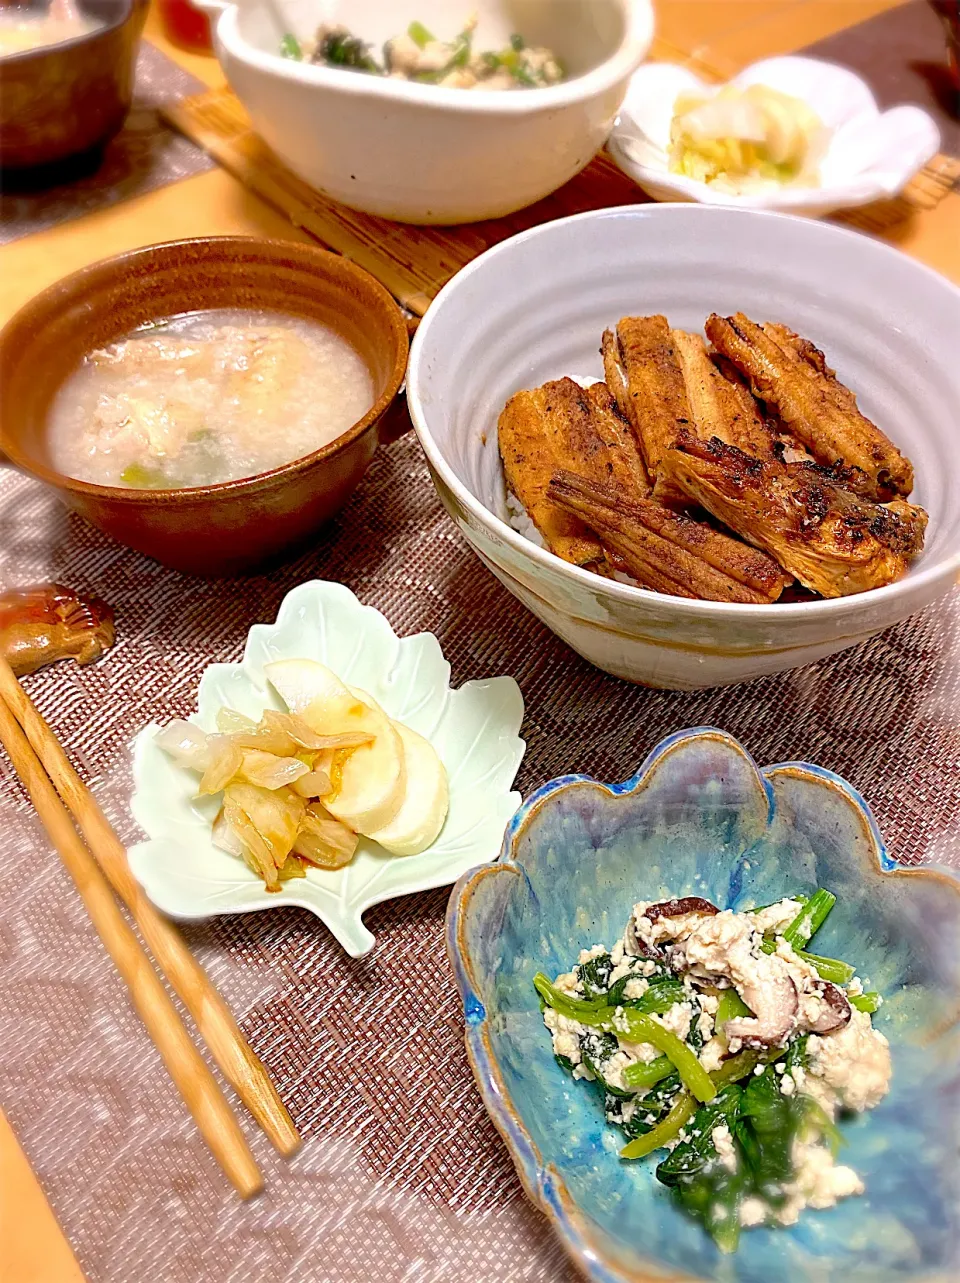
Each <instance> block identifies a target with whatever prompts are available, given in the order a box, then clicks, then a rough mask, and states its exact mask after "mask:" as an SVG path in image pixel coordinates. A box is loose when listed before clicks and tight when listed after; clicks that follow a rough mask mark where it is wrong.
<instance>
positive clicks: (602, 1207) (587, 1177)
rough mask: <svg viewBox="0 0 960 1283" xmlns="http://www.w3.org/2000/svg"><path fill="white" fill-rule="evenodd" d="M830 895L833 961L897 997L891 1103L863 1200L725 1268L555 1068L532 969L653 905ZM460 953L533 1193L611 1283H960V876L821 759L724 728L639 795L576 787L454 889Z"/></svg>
mask: <svg viewBox="0 0 960 1283" xmlns="http://www.w3.org/2000/svg"><path fill="white" fill-rule="evenodd" d="M816 885H821V886H826V887H829V888H830V889H831V890H832V891H834V892H835V893H836V894H837V896H838V897H839V901H838V904H837V906H836V908H835V909H834V911H833V913H832V914H831V916H830V918H829V920H828V922H827V924H826V926H825V927H824V928H823V930H822V932H821V933H820V934H819V935H818V936H817V949H818V951H819V952H822V953H825V954H833V955H839V956H841V957H845V958H847V959H849V960H850V961H853V962H856V963H857V966H858V970H859V974H860V975H861V976H862V977H865V978H868V979H869V982H870V987H872V988H875V989H878V990H880V991H881V992H882V993H883V994H884V995H885V998H886V1001H885V1004H884V1006H883V1007H882V1008H881V1011H880V1012H879V1013H878V1015H877V1017H875V1020H876V1024H877V1026H878V1027H879V1028H880V1029H881V1030H882V1031H883V1032H884V1033H885V1034H886V1035H887V1037H888V1038H889V1040H890V1043H891V1047H892V1052H893V1065H894V1075H893V1083H892V1087H891V1091H890V1094H889V1096H888V1097H887V1098H886V1099H885V1100H884V1101H883V1102H882V1104H881V1105H880V1106H879V1107H878V1108H877V1109H875V1110H873V1111H872V1112H871V1113H870V1114H868V1115H866V1116H865V1117H863V1118H861V1119H858V1120H857V1121H856V1122H854V1123H852V1124H850V1125H849V1126H848V1127H847V1128H846V1132H847V1137H848V1141H849V1144H848V1147H847V1149H846V1151H845V1154H844V1162H847V1163H849V1164H850V1165H851V1166H853V1167H854V1168H855V1169H856V1170H857V1171H858V1172H859V1173H860V1175H861V1176H862V1178H863V1179H864V1181H865V1183H866V1187H867V1192H866V1194H865V1196H864V1197H862V1198H853V1199H848V1200H847V1201H846V1202H842V1203H840V1204H839V1205H838V1206H837V1207H835V1208H832V1209H830V1210H829V1211H809V1210H808V1211H806V1212H804V1213H803V1215H802V1216H801V1218H800V1221H799V1223H798V1224H797V1225H796V1226H794V1227H792V1228H789V1229H780V1230H763V1229H761V1230H751V1231H749V1232H747V1233H745V1234H744V1235H743V1237H742V1240H741V1246H740V1248H739V1250H738V1252H737V1253H736V1254H735V1255H733V1256H729V1257H724V1256H723V1255H721V1254H720V1253H719V1252H718V1251H717V1249H716V1248H715V1247H714V1245H713V1243H712V1242H711V1241H710V1239H709V1238H708V1237H707V1235H706V1234H705V1233H704V1232H703V1230H702V1229H701V1228H700V1226H699V1225H697V1224H695V1223H694V1222H693V1221H691V1220H689V1219H687V1217H686V1216H685V1215H684V1214H683V1213H682V1212H680V1211H679V1210H678V1209H677V1208H676V1207H675V1206H674V1204H673V1202H672V1200H671V1198H670V1195H669V1192H668V1190H667V1189H666V1188H665V1187H663V1186H662V1185H660V1184H659V1183H658V1182H657V1181H656V1180H655V1178H654V1175H653V1164H651V1163H644V1162H640V1163H623V1162H621V1161H620V1160H619V1158H618V1157H617V1151H618V1149H619V1147H620V1144H621V1143H622V1142H621V1139H620V1137H619V1133H618V1132H616V1131H615V1129H613V1128H611V1127H608V1126H607V1125H606V1124H605V1123H604V1122H603V1119H602V1117H601V1114H600V1111H599V1109H598V1108H597V1102H596V1099H595V1096H594V1094H593V1093H592V1092H590V1091H588V1090H586V1089H585V1088H584V1086H583V1084H581V1083H575V1082H573V1081H571V1079H570V1078H568V1077H567V1076H566V1075H565V1074H564V1073H563V1071H562V1070H561V1069H560V1068H559V1067H558V1066H557V1064H556V1063H555V1061H554V1059H553V1055H552V1052H551V1047H550V1042H549V1039H548V1037H547V1034H546V1031H545V1029H544V1027H543V1023H542V1021H541V1017H540V1012H539V1007H538V1002H537V998H536V995H535V993H534V990H533V985H532V980H533V976H534V974H535V972H537V971H541V970H542V971H545V972H547V973H549V974H551V975H554V974H556V973H557V972H559V971H564V970H567V969H568V968H569V966H570V964H571V962H572V961H573V960H575V959H576V956H577V953H578V951H579V950H580V949H581V948H583V947H585V946H588V945H591V944H594V943H596V942H597V941H603V942H608V943H612V942H613V941H614V940H615V939H616V938H617V936H618V934H619V933H620V931H621V930H622V928H623V924H624V922H625V921H626V919H627V916H628V914H629V912H630V908H631V906H632V904H633V903H634V902H635V901H636V900H638V899H650V900H653V899H659V898H661V897H663V896H665V895H667V894H668V893H671V894H677V895H691V894H696V895H702V896H706V897H707V898H709V899H711V900H713V901H714V902H715V903H717V904H720V905H722V906H729V907H733V908H741V907H742V908H747V907H751V906H753V905H755V904H763V903H766V902H769V901H771V900H776V899H778V898H779V897H780V896H782V895H785V894H788V893H790V892H795V891H800V892H809V891H810V890H811V889H812V888H813V887H814V886H816ZM447 943H448V948H449V951H450V957H451V961H452V963H453V967H454V970H455V973H456V977H457V982H458V984H459V986H460V991H461V993H462V996H463V1002H464V1009H465V1013H466V1023H467V1034H466V1043H467V1051H468V1054H469V1056H470V1060H471V1063H472V1065H473V1070H474V1074H475V1076H476V1079H477V1082H478V1084H479V1087H480V1091H481V1093H482V1095H483V1098H484V1102H485V1103H486V1106H487V1109H488V1110H489V1112H490V1115H491V1117H492V1118H493V1121H494V1123H495V1124H496V1126H497V1128H498V1130H499V1131H500V1134H501V1135H502V1136H503V1139H504V1141H505V1142H506V1144H507V1146H508V1148H509V1150H510V1153H511V1155H512V1157H513V1160H514V1163H515V1164H516V1167H517V1171H518V1173H519V1175H520V1179H521V1181H522V1182H523V1186H524V1189H525V1190H526V1192H527V1194H528V1195H529V1197H530V1198H531V1199H532V1200H533V1202H534V1203H535V1204H536V1205H537V1206H539V1207H540V1208H541V1209H542V1210H543V1211H544V1212H545V1213H546V1214H547V1215H548V1216H549V1217H550V1218H551V1220H552V1221H553V1223H554V1226H555V1228H556V1230H557V1232H558V1233H559V1235H560V1237H561V1239H562V1240H563V1242H564V1245H565V1246H566V1248H567V1250H568V1252H569V1253H570V1255H571V1257H572V1258H573V1259H574V1261H575V1262H576V1263H577V1264H578V1265H579V1266H580V1268H581V1269H582V1270H583V1271H584V1272H585V1273H586V1274H587V1275H588V1277H590V1278H591V1279H597V1280H603V1281H604V1283H623V1281H624V1280H630V1281H631V1283H639V1281H640V1280H643V1281H644V1283H652V1281H653V1280H671V1281H672V1283H676V1281H677V1280H688V1279H697V1280H716V1281H717V1283H721V1281H722V1283H733V1280H739V1281H741V1283H840V1280H843V1283H904V1281H905V1280H910V1281H911V1283H919V1281H920V1280H923V1283H933V1281H934V1280H936V1281H937V1283H948V1280H953V1281H955V1280H956V1279H958V1278H960V1269H958V1263H960V1254H958V1244H960V1212H958V1208H960V1198H958V1195H960V1188H958V1186H960V1177H958V1162H957V1148H958V1147H957V1141H958V1118H960V1021H958V1013H960V882H957V881H956V880H955V879H954V878H953V877H952V876H951V875H949V874H948V873H947V872H946V871H944V870H936V869H932V868H924V869H905V868H901V867H899V866H898V865H897V862H896V861H895V860H893V859H892V858H891V857H890V856H889V855H887V853H886V851H885V850H884V847H883V842H882V840H881V838H880V834H879V832H878V831H877V827H876V824H875V823H874V820H873V817H872V816H871V814H870V811H869V809H868V808H867V805H866V803H865V802H864V801H863V799H862V798H861V797H860V796H859V795H858V794H857V793H856V792H855V790H854V789H852V788H851V787H850V785H849V784H847V783H845V782H844V781H843V780H841V779H840V778H839V777H838V776H836V775H833V774H831V773H830V772H829V771H825V770H822V769H820V768H819V767H816V766H810V765H808V764H806V763H803V762H790V763H786V764H783V765H779V766H769V767H765V768H763V769H762V770H761V769H759V768H758V767H757V766H756V764H755V763H754V761H753V759H752V758H751V757H750V755H749V754H748V753H747V752H746V750H745V749H744V748H743V747H742V746H741V745H740V744H738V743H737V741H736V740H734V739H732V738H731V737H730V736H729V735H726V734H724V733H723V732H721V731H717V730H713V729H710V728H699V729H697V730H691V731H683V732H681V733H679V734H677V735H673V736H671V737H670V738H669V739H666V740H664V741H663V742H662V743H661V744H660V745H658V747H657V748H656V749H654V751H653V752H652V753H651V754H650V756H649V757H648V758H647V760H646V762H644V764H643V766H642V767H641V768H640V770H639V771H638V772H637V774H636V775H635V776H634V777H633V778H632V779H630V780H627V781H626V783H624V784H618V785H612V786H611V785H604V784H599V783H597V782H596V781H595V780H592V779H589V778H588V777H585V776H576V775H568V776H564V777H562V778H561V779H558V780H553V781H551V782H550V783H549V784H546V785H544V786H543V788H541V789H540V790H539V791H538V792H537V793H535V794H534V795H533V797H531V798H530V799H529V801H528V802H526V803H525V804H524V806H523V807H522V808H521V810H520V811H518V812H517V814H516V816H515V817H514V819H513V820H512V821H511V823H510V825H509V827H508V829H507V833H506V837H505V840H504V847H503V852H502V854H501V857H500V859H499V861H498V862H497V863H495V864H488V865H485V866H483V867H482V868H480V869H477V870H475V871H474V872H473V873H470V874H467V875H466V876H465V877H464V878H462V879H461V880H460V882H459V883H458V884H457V886H456V887H455V888H454V892H453V895H452V896H451V900H450V908H449V911H448V918H447Z"/></svg>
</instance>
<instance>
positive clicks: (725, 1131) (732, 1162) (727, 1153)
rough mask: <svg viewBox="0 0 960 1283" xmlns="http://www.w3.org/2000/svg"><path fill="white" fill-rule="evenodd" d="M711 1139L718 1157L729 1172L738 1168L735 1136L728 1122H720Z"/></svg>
mask: <svg viewBox="0 0 960 1283" xmlns="http://www.w3.org/2000/svg"><path fill="white" fill-rule="evenodd" d="M710 1139H711V1140H712V1141H713V1148H714V1149H715V1150H716V1151H717V1158H718V1159H719V1161H720V1162H721V1163H722V1164H723V1166H724V1167H725V1168H726V1169H727V1171H728V1172H735V1171H736V1170H737V1151H736V1149H734V1145H733V1137H732V1136H731V1135H730V1128H729V1127H728V1126H727V1125H726V1123H720V1125H719V1126H718V1127H714V1129H713V1132H712V1133H711V1136H710Z"/></svg>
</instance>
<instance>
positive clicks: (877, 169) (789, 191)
mask: <svg viewBox="0 0 960 1283" xmlns="http://www.w3.org/2000/svg"><path fill="white" fill-rule="evenodd" d="M730 83H731V84H734V85H741V86H746V85H754V84H762V85H769V86H770V87H771V88H773V89H779V90H781V91H782V92H783V93H787V94H792V95H793V96H794V97H796V98H802V99H803V100H804V101H805V102H806V103H808V104H809V105H810V107H812V108H813V110H814V111H815V112H816V113H817V115H818V116H819V117H820V119H821V121H822V122H823V123H824V125H826V126H827V127H828V129H830V130H831V137H830V142H829V146H828V148H827V151H826V154H825V156H824V158H823V161H822V163H821V166H820V184H819V186H817V187H780V188H775V189H773V190H770V191H763V192H753V193H750V194H748V195H743V196H736V195H731V194H730V193H729V192H722V191H718V190H717V189H716V188H714V187H712V186H711V185H710V184H709V183H701V182H698V181H697V180H696V179H693V178H686V177H684V176H682V175H680V174H671V173H670V171H669V168H668V155H667V153H668V148H669V144H670V121H671V119H672V117H673V107H674V103H675V102H676V100H677V95H678V94H680V93H684V92H686V91H688V90H696V91H697V92H701V93H703V94H705V95H710V94H713V93H716V92H717V91H718V90H719V89H720V88H721V87H722V86H720V85H712V84H708V83H706V82H704V81H702V80H700V79H699V78H698V77H697V76H695V75H694V73H693V72H692V71H689V70H687V68H685V67H677V66H674V65H673V64H671V63H656V62H651V63H647V64H645V65H644V66H643V67H641V68H640V70H639V71H637V72H636V73H635V74H634V76H633V78H632V80H631V81H630V89H629V91H628V93H627V97H626V100H625V101H624V104H623V106H622V108H621V109H620V117H619V120H618V121H617V124H616V126H615V128H614V130H613V133H612V134H611V136H610V139H609V142H608V143H607V147H608V149H609V151H610V154H611V156H612V157H613V159H614V160H615V161H616V163H617V164H618V165H619V166H620V168H621V169H622V170H623V171H624V173H626V174H628V175H629V176H630V177H631V178H632V179H633V180H634V181H635V182H636V183H638V184H639V186H641V187H642V188H643V189H644V191H646V192H647V193H648V194H649V195H651V196H653V197H654V199H656V200H687V201H702V202H703V203H704V204H709V205H739V206H742V207H744V208H750V209H776V210H780V211H782V212H791V213H796V214H807V215H809V216H811V217H816V216H818V215H821V214H827V213H829V212H830V211H831V210H835V209H851V208H853V207H855V206H857V205H865V204H867V203H868V202H869V201H872V200H879V199H881V198H884V197H890V196H895V195H896V194H897V192H899V191H901V190H902V189H903V188H904V187H905V186H906V184H907V183H908V182H909V181H910V179H911V178H912V177H913V175H914V174H915V173H917V171H918V170H920V169H922V168H923V166H924V165H925V164H926V163H927V161H928V160H930V159H931V157H933V156H935V155H936V153H937V150H938V149H939V146H940V132H939V130H938V129H937V126H936V124H935V123H934V121H933V119H932V118H931V117H930V116H929V115H927V113H926V112H925V111H922V110H921V109H920V108H919V107H913V106H909V105H905V106H901V107H893V108H891V109H890V110H889V111H883V112H881V111H880V109H879V107H878V106H877V103H876V100H875V99H874V97H873V94H872V93H871V92H870V90H869V89H868V88H867V85H866V84H865V82H864V81H863V80H861V79H860V77H859V76H857V75H855V74H854V72H852V71H849V70H848V69H847V68H846V67H838V66H836V65H835V64H834V63H831V62H821V61H819V59H816V58H789V57H788V58H767V59H765V60H764V61H763V62H757V63H754V64H753V66H752V67H748V68H747V69H746V70H745V71H742V72H741V73H740V75H739V76H736V77H735V78H734V79H733V80H732V81H731V82H730Z"/></svg>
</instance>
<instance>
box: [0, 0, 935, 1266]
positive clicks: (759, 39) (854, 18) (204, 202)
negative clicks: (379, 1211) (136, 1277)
mask: <svg viewBox="0 0 960 1283" xmlns="http://www.w3.org/2000/svg"><path fill="white" fill-rule="evenodd" d="M901 3H904V0H656V8H657V39H656V41H655V44H654V48H653V51H652V52H653V55H654V56H655V57H658V58H661V59H667V60H670V61H674V62H684V63H690V64H691V65H693V66H694V67H695V68H700V69H702V70H704V71H705V72H709V73H713V74H719V75H721V76H728V75H733V74H735V73H736V71H737V70H738V69H739V68H741V67H743V66H745V65H747V64H748V63H750V62H754V61H756V60H757V59H759V58H765V57H770V56H772V55H775V54H782V53H789V52H791V51H793V50H796V49H799V48H802V47H804V46H806V45H810V44H813V43H814V42H815V41H817V40H821V39H823V38H825V37H827V36H830V35H832V34H834V33H835V32H839V31H842V30H845V29H846V28H848V27H852V26H854V25H856V24H857V23H859V22H863V21H865V20H866V19H868V18H870V17H873V16H874V15H875V14H878V13H881V12H883V11H884V10H887V9H892V8H894V7H896V6H897V5H898V4H901ZM146 34H147V38H148V39H149V40H151V41H152V42H153V43H154V44H156V45H157V46H158V47H159V48H161V49H162V50H163V51H164V52H165V53H167V54H168V55H169V56H170V57H172V58H173V59H174V60H175V61H176V62H178V63H179V64H180V65H181V66H182V67H184V68H185V69H186V70H187V71H189V72H191V73H192V74H193V75H194V76H196V77H197V78H198V79H199V80H202V81H203V82H204V83H206V84H208V85H210V86H220V85H222V84H223V76H222V75H221V72H220V68H219V66H218V65H217V63H216V61H215V60H214V59H213V58H209V57H203V56H198V55H193V54H186V53H182V52H181V51H179V50H177V49H175V48H173V47H172V46H171V45H170V44H169V43H168V42H167V41H166V40H165V39H164V37H163V34H162V32H161V29H160V26H159V23H158V21H157V15H156V14H155V13H151V15H150V17H149V18H148V22H147V29H146ZM230 233H233V234H246V235H265V236H281V237H287V238H295V239H301V240H310V239H311V238H310V237H309V236H307V234H306V233H304V232H300V231H298V230H297V229H296V228H294V227H292V226H291V224H290V223H289V222H288V221H287V220H286V218H285V217H283V216H282V215H281V214H278V213H277V212H275V211H274V210H273V209H271V208H270V207H269V206H267V205H266V204H264V203H263V202H262V201H261V200H260V199H259V198H258V197H256V196H254V195H252V194H251V193H250V192H248V191H247V190H246V189H245V188H244V187H242V186H241V185H240V184H239V183H238V182H237V181H236V180H235V179H233V178H231V177H230V175H229V174H227V173H225V172H224V171H222V170H219V169H215V170H211V171H209V172H207V173H204V174H200V175H197V176H196V177H193V178H187V179H184V180H183V181H181V182H179V183H174V184H172V185H171V186H168V187H164V188H161V189H160V190H159V191H155V192H151V193H149V194H148V195H145V196H140V197H138V198H136V199H134V200H130V201H126V202H124V203H122V204H120V205H116V206H113V207H112V208H110V209H106V210H103V211H100V212H98V213H95V214H90V215H88V216H86V217H84V218H79V219H77V220H75V221H73V222H70V223H66V224H64V225H62V226H60V227H56V228H53V229H51V230H49V231H45V232H41V233H38V234H36V235H34V236H29V237H26V238H24V239H22V240H18V241H15V242H13V243H11V244H8V245H6V246H3V247H0V324H2V323H3V322H4V321H6V320H7V319H8V317H9V316H11V315H12V314H13V312H15V311H16V309H17V308H18V307H20V305H21V304H22V303H24V302H25V301H26V300H27V299H28V298H29V297H30V296H31V295H33V294H35V293H36V292H37V291H38V290H40V289H42V288H43V287H44V286H46V285H48V284H50V283H51V282H52V281H55V280H56V279H57V278H59V277H61V276H63V275H64V274H65V273H67V272H71V271H74V270H75V269H76V268H79V267H83V266H84V265H85V264H87V263H91V262H93V261H95V260H96V259H98V258H101V257H103V255H104V253H105V252H106V247H109V252H111V253H119V252H120V251H122V250H124V249H132V248H134V247H136V246H138V245H147V244H150V243H151V242H153V241H160V240H169V239H171V238H175V237H178V236H200V235H211V234H221V235H225V234H230ZM889 239H891V240H893V241H894V242H895V243H896V244H898V245H899V247H900V248H901V249H902V250H904V251H905V252H906V253H908V254H910V255H911V256H913V257H915V258H918V259H920V260H921V261H922V262H925V263H927V264H929V265H930V266H931V267H934V268H936V269H937V270H938V271H940V272H943V273H944V275H946V276H948V277H950V278H951V279H952V280H954V281H957V282H958V283H960V193H958V192H953V193H951V194H950V195H948V196H947V197H946V198H945V199H944V200H942V201H941V202H940V204H939V205H938V206H937V207H936V208H935V209H933V210H930V211H923V212H919V213H918V214H917V215H916V216H915V217H913V218H910V219H909V220H906V221H905V222H904V223H901V224H898V226H897V227H896V229H895V230H894V232H893V233H891V235H890V238H889ZM2 1019H3V1013H2V1012H0V1024H2ZM0 1283H83V1274H82V1272H81V1270H80V1268H79V1266H78V1265H77V1263H76V1260H75V1258H74V1256H73V1254H72V1252H71V1250H70V1247H69V1245H68V1243H67V1242H66V1240H65V1238H64V1237H63V1235H62V1234H61V1232H60V1229H59V1227H58V1225H57V1223H56V1221H55V1219H54V1217H53V1214H52V1212H51V1210H50V1207H49V1205H48V1204H47V1201H46V1199H45V1197H44V1195H43V1192H42V1190H41V1188H40V1186H39V1184H38V1183H37V1181H36V1179H35V1178H34V1176H33V1174H32V1172H31V1171H30V1167H29V1164H28V1163H27V1160H26V1158H25V1156H24V1154H23V1152H22V1150H21V1149H20V1147H19V1145H18V1144H17V1141H16V1138H15V1137H14V1135H13V1132H12V1131H11V1129H10V1127H9V1125H8V1123H7V1122H6V1120H5V1118H4V1117H3V1115H2V1113H0Z"/></svg>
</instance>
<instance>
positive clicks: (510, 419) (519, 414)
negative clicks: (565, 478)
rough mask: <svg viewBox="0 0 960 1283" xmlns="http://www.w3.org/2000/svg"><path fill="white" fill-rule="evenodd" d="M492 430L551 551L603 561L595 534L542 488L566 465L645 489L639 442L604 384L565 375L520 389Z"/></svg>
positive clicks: (580, 561) (633, 492)
mask: <svg viewBox="0 0 960 1283" xmlns="http://www.w3.org/2000/svg"><path fill="white" fill-rule="evenodd" d="M497 433H498V440H499V446H500V456H501V458H502V459H503V470H504V474H505V476H506V480H507V486H508V488H509V489H510V490H511V491H512V492H513V494H515V495H516V497H517V498H518V499H519V500H520V502H521V503H522V504H523V506H524V508H525V509H526V510H527V513H528V515H529V516H530V518H531V519H532V521H533V523H534V525H535V526H536V527H537V529H538V530H539V532H540V534H541V535H542V536H543V538H544V540H545V541H546V543H547V544H548V546H549V548H550V550H551V552H554V553H556V555H557V556H558V557H562V558H563V559H564V561H569V562H571V563H572V564H573V565H575V566H598V565H601V563H603V561H604V554H603V549H602V547H601V545H600V541H599V540H598V539H597V538H596V536H595V535H593V534H592V533H591V532H590V531H589V530H588V529H587V527H586V526H585V525H584V524H583V522H582V521H581V520H580V519H579V517H577V516H575V515H574V514H573V513H571V512H570V511H568V510H567V509H565V508H562V507H559V506H558V505H557V504H556V503H555V502H554V501H553V500H552V499H551V498H550V497H549V496H548V494H547V489H548V487H549V485H550V479H551V477H552V476H553V475H554V473H555V472H558V471H561V470H563V469H565V468H569V469H575V470H576V471H577V472H580V473H586V474H587V475H588V476H590V477H592V478H594V479H596V480H599V481H603V482H606V483H610V484H612V485H614V486H616V487H617V488H618V489H619V490H622V491H623V492H624V493H625V494H626V495H628V496H637V497H642V496H645V495H647V494H649V491H650V481H649V478H648V476H647V472H646V469H645V467H644V464H643V459H642V458H641V456H640V452H639V450H638V448H637V443H636V441H635V440H634V437H633V433H632V432H631V430H630V427H629V425H628V424H627V423H626V422H625V421H624V419H623V418H622V417H621V416H620V413H619V411H618V410H617V407H616V403H615V401H614V399H613V397H612V396H611V395H610V392H609V390H608V389H607V388H606V386H605V385H604V384H595V385H593V387H591V388H589V389H587V390H584V389H583V388H581V387H580V386H579V384H577V383H575V382H574V380H573V379H567V378H564V379H557V380H555V381H553V382H550V383H545V384H543V386H542V387H539V388H533V389H531V390H528V391H522V392H517V393H515V394H514V396H512V397H511V398H510V400H509V401H508V402H507V404H506V405H505V406H504V408H503V411H502V412H501V415H500V420H499V423H498V425H497Z"/></svg>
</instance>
